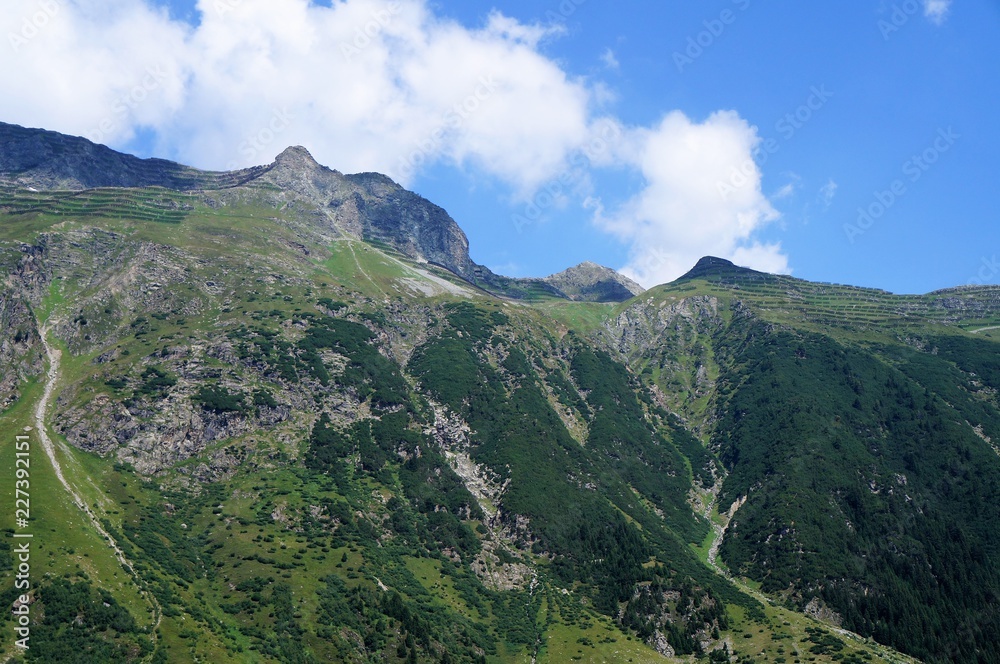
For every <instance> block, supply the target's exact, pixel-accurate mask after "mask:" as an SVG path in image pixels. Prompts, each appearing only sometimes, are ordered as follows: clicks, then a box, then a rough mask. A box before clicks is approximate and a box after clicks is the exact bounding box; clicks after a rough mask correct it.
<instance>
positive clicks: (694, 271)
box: [678, 256, 764, 281]
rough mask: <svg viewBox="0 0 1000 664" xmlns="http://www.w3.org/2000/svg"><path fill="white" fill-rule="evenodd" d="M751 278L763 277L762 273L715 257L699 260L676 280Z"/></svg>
mask: <svg viewBox="0 0 1000 664" xmlns="http://www.w3.org/2000/svg"><path fill="white" fill-rule="evenodd" d="M735 275H742V276H752V275H759V276H764V273H763V272H757V271H756V270H751V269H750V268H748V267H740V266H739V265H736V264H735V263H733V262H732V261H728V260H726V259H725V258H718V257H716V256H705V257H704V258H702V259H701V260H699V261H698V262H697V263H696V264H695V266H694V267H693V268H691V269H690V270H689V271H688V272H687V273H686V274H684V275H683V276H682V277H680V278H679V279H678V281H682V280H686V279H705V278H708V277H720V276H735Z"/></svg>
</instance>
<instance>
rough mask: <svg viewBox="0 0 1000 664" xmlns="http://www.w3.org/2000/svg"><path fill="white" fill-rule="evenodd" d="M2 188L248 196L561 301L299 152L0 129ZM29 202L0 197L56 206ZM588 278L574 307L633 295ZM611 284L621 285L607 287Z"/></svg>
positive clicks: (379, 190)
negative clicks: (153, 152) (192, 149)
mask: <svg viewBox="0 0 1000 664" xmlns="http://www.w3.org/2000/svg"><path fill="white" fill-rule="evenodd" d="M3 184H6V185H7V186H8V187H12V188H14V189H18V190H22V191H23V190H29V191H31V190H34V191H57V190H65V191H74V192H83V193H82V194H80V195H76V196H64V198H66V199H68V201H78V200H83V201H86V200H87V199H88V198H90V196H89V195H88V194H87V190H95V189H109V188H116V189H149V188H163V189H167V190H171V191H175V192H185V193H189V194H192V195H197V196H198V197H199V198H204V199H205V200H207V201H211V202H212V203H213V204H215V205H226V204H227V203H228V202H229V201H232V200H234V198H236V197H243V198H246V197H247V196H251V197H254V198H256V199H258V200H261V201H262V202H264V203H265V204H266V205H289V204H291V205H296V204H298V205H300V206H302V207H301V208H300V210H299V211H298V215H297V216H299V217H301V218H302V221H303V222H304V223H303V224H300V230H304V231H305V232H307V233H310V234H316V233H317V232H318V233H320V234H321V235H320V237H323V238H325V239H326V240H331V239H333V238H335V237H349V238H353V239H358V240H365V241H374V242H382V243H385V244H387V245H389V246H390V247H392V248H393V249H395V250H396V251H398V252H400V253H402V254H403V255H404V256H406V257H407V258H410V259H416V260H418V261H420V262H426V263H432V264H436V265H440V266H442V267H444V268H445V269H447V270H449V271H451V272H454V273H455V274H457V275H458V276H460V277H462V278H463V279H465V280H467V281H469V282H470V283H473V284H475V285H477V286H480V287H484V288H486V289H488V290H491V291H493V292H496V293H498V294H502V295H506V296H510V297H515V298H523V297H534V296H537V295H542V296H555V297H567V296H566V295H564V294H563V293H562V292H561V291H559V289H558V288H552V287H549V286H548V285H547V283H548V282H547V281H546V280H537V279H510V278H507V277H502V276H499V275H495V274H493V272H491V271H490V270H489V269H488V268H486V267H483V266H481V265H477V264H476V263H474V262H473V261H472V259H471V258H470V257H469V241H468V238H467V237H466V236H465V233H464V232H463V231H462V229H461V228H459V226H458V224H456V223H455V221H454V220H453V219H452V218H451V217H450V216H449V215H448V213H447V212H445V211H444V210H443V209H442V208H440V207H438V206H436V205H434V204H432V203H431V202H429V201H427V200H426V199H424V198H422V197H420V196H418V195H417V194H414V193H412V192H409V191H407V190H405V189H403V188H402V187H400V186H399V185H397V184H396V183H395V182H393V181H392V180H391V179H389V178H388V177H386V176H384V175H380V174H378V173H361V174H357V175H343V174H342V173H339V172H338V171H335V170H331V169H329V168H326V167H324V166H321V165H320V164H318V163H317V162H316V160H315V159H313V157H312V155H311V154H309V152H308V150H306V149H305V148H303V147H290V148H288V149H287V150H285V151H284V152H282V153H281V154H280V155H278V157H277V158H276V159H275V161H274V163H272V164H270V165H267V166H258V167H255V168H249V169H244V170H239V171H233V172H223V173H220V172H207V171H199V170H197V169H194V168H190V167H187V166H181V165H180V164H175V163H173V162H170V161H166V160H162V159H138V158H136V157H133V156H131V155H125V154H121V153H118V152H115V151H113V150H111V149H109V148H107V147H105V146H102V145H96V144H94V143H91V142H90V141H88V140H86V139H84V138H76V137H71V136H65V135H63V134H58V133H56V132H51V131H44V130H40V129H25V128H23V127H20V126H17V125H11V124H5V123H0V185H3ZM106 195H107V194H106ZM5 198H7V199H8V200H5ZM35 198H36V197H30V199H29V200H27V201H24V200H19V199H17V198H16V197H13V196H12V195H11V193H9V192H7V195H6V196H4V192H0V207H6V208H7V209H9V210H12V211H21V210H27V209H34V208H38V207H39V204H42V205H49V206H51V205H53V203H52V202H49V201H44V202H43V201H38V200H34V199H35ZM10 199H13V200H10ZM25 204H27V206H28V207H24V205H25ZM84 204H85V203H84ZM589 273H590V277H591V279H592V280H591V281H590V282H586V281H583V282H580V281H579V280H580V276H581V275H576V280H577V282H579V283H576V282H574V285H573V286H572V288H574V289H575V290H574V293H575V295H574V297H573V299H579V297H580V294H582V293H593V295H594V296H595V297H598V298H601V299H602V300H603V299H607V298H613V299H615V301H622V300H625V299H628V298H629V297H631V296H632V295H633V294H634V293H635V292H638V291H636V290H635V288H638V286H637V285H636V284H634V283H632V282H629V281H628V280H627V279H625V278H624V277H622V276H621V275H617V273H614V272H613V271H611V270H607V269H605V270H604V271H599V272H593V271H592V270H590V271H589ZM553 278H554V277H552V278H550V279H553ZM560 283H561V282H560ZM618 283H620V284H624V285H625V286H624V287H619V286H616V285H614V284H618Z"/></svg>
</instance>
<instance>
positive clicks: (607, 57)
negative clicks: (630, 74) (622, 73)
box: [601, 48, 622, 71]
mask: <svg viewBox="0 0 1000 664" xmlns="http://www.w3.org/2000/svg"><path fill="white" fill-rule="evenodd" d="M601 62H602V63H604V66H605V67H606V68H607V69H611V70H613V71H618V70H619V69H621V66H622V65H621V63H620V62H618V56H616V55H615V52H614V51H612V50H611V49H610V48H608V49H605V50H604V53H602V54H601Z"/></svg>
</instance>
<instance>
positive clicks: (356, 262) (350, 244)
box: [346, 240, 388, 296]
mask: <svg viewBox="0 0 1000 664" xmlns="http://www.w3.org/2000/svg"><path fill="white" fill-rule="evenodd" d="M346 242H347V248H348V249H350V250H351V256H352V257H353V258H354V265H356V266H357V268H358V272H360V273H361V274H362V275H363V276H364V278H365V279H367V280H368V281H370V282H371V284H372V286H374V287H375V289H376V290H377V291H378V292H380V293H382V295H383V296H385V295H388V293H386V292H385V291H384V290H383V289H382V287H381V286H379V285H378V282H377V281H375V280H374V279H372V277H371V275H370V274H368V273H367V272H366V271H365V268H363V267H361V261H360V260H358V254H357V252H356V251H355V250H354V243H353V242H351V241H350V240H347V241H346Z"/></svg>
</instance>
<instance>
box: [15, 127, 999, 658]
mask: <svg viewBox="0 0 1000 664" xmlns="http://www.w3.org/2000/svg"><path fill="white" fill-rule="evenodd" d="M5 131H8V132H12V135H17V136H20V138H17V141H22V142H21V143H17V144H18V145H21V147H19V148H17V150H13V149H11V148H10V147H9V146H10V144H12V143H11V142H8V143H6V144H4V143H0V153H3V154H5V155H7V156H6V157H5V159H7V161H6V162H4V163H5V164H9V163H13V162H12V161H11V159H13V158H12V157H11V156H10V155H12V154H14V153H15V152H17V153H18V154H20V156H19V157H17V158H18V159H21V161H20V162H18V163H19V164H21V166H19V167H18V168H21V171H20V174H18V173H15V172H14V170H13V169H11V168H10V167H8V166H5V168H6V169H7V170H6V172H5V174H6V176H7V177H6V182H7V184H6V186H5V188H3V189H2V190H0V197H2V198H0V267H2V270H3V275H4V279H3V281H2V282H0V320H2V322H3V333H2V338H0V361H2V363H3V369H4V371H3V372H2V375H0V417H2V423H3V430H4V431H5V432H9V433H10V435H7V434H5V438H4V440H3V441H2V442H0V454H2V455H4V459H5V461H6V463H5V467H8V468H9V469H14V468H15V459H16V458H18V457H17V456H16V455H17V454H18V453H19V451H20V452H21V453H22V454H23V451H22V450H23V448H24V446H25V445H27V447H28V448H29V449H30V452H29V454H30V458H31V464H30V472H31V477H30V480H31V481H30V491H31V493H32V496H31V498H32V501H31V503H32V505H31V507H32V508H33V509H32V511H31V515H30V519H29V520H28V522H27V524H25V523H19V522H16V521H15V520H14V519H15V515H14V514H13V511H12V512H11V516H10V517H9V518H8V521H7V522H6V523H5V524H4V527H6V528H7V529H8V532H9V533H19V534H26V533H27V534H31V535H32V536H33V537H32V540H31V541H32V546H33V547H34V548H33V549H32V566H31V568H32V572H31V592H30V593H29V599H30V603H29V604H28V606H29V613H30V624H31V627H32V632H31V634H32V636H31V639H32V641H31V646H32V647H31V649H30V650H28V651H27V652H20V651H17V650H16V649H15V645H14V638H15V631H14V627H15V623H14V617H13V616H12V615H10V614H9V613H7V614H5V615H7V618H6V619H5V621H4V622H3V626H2V627H0V644H2V647H3V648H4V649H5V652H6V653H7V654H11V655H17V656H20V657H21V658H22V659H23V660H25V661H38V662H55V661H81V662H102V663H104V662H140V661H141V662H158V663H162V662H174V661H216V662H260V663H270V662H295V663H302V662H327V661H331V662H341V661H343V662H359V663H360V662H376V661H377V662H414V661H417V662H482V661H487V662H491V663H508V662H511V663H512V662H519V663H520V662H552V663H562V662H568V661H584V662H629V661H632V662H650V663H652V662H662V661H688V662H690V661H693V660H694V659H695V658H699V657H706V658H709V659H710V660H711V661H719V662H721V661H733V662H736V661H739V662H751V661H752V662H765V661H769V662H793V661H841V662H851V663H855V664H856V663H857V662H862V661H892V662H905V661H911V660H910V658H909V657H908V656H906V655H903V654H900V652H899V651H902V652H906V653H909V654H910V655H913V656H917V657H920V658H923V659H925V660H927V661H965V662H973V661H996V658H997V655H996V653H995V648H994V647H993V645H992V644H993V643H995V642H996V637H997V636H998V635H997V627H996V625H997V624H998V623H997V621H996V620H995V617H994V616H993V613H992V611H991V610H989V609H988V608H986V609H984V607H991V606H993V605H994V604H995V603H996V599H997V593H998V592H1000V579H998V576H997V573H996V569H997V565H996V562H997V559H998V558H997V556H998V548H997V545H998V542H997V536H996V535H995V529H994V528H993V527H992V524H993V523H995V520H996V517H997V516H998V515H997V514H995V512H996V509H997V508H996V505H1000V502H998V500H997V499H998V498H1000V496H997V495H996V493H997V491H1000V476H998V473H1000V459H997V454H998V452H997V448H996V444H995V442H994V441H996V440H1000V404H998V403H997V396H996V395H997V390H998V389H1000V385H998V381H1000V366H998V365H997V361H996V360H995V357H996V352H995V348H996V347H995V346H994V344H995V341H994V337H991V336H989V335H991V334H993V333H992V332H991V330H990V329H989V328H991V327H993V326H995V325H998V324H1000V323H998V322H997V321H998V314H1000V306H998V295H1000V289H995V288H982V289H958V290H955V291H946V292H941V293H935V294H931V295H928V296H920V297H899V296H894V295H892V294H889V293H885V292H882V291H873V290H866V289H858V288H850V287H843V286H832V285H823V284H813V283H809V282H805V281H801V280H797V279H792V278H789V277H780V276H774V275H766V274H762V273H759V272H753V271H750V270H745V269H743V268H739V267H736V266H734V265H732V264H731V263H728V262H725V261H721V260H719V259H705V260H704V261H702V262H700V263H699V264H698V266H696V267H695V269H694V270H693V271H692V272H691V273H689V274H688V275H686V276H685V277H684V278H682V279H680V280H678V281H676V282H674V283H672V284H667V285H665V286H660V287H658V288H654V289H652V290H650V291H646V292H643V291H642V290H641V289H640V288H638V287H637V286H635V284H632V283H631V282H629V281H628V280H626V279H624V277H621V275H617V274H616V273H614V272H613V271H611V270H608V269H607V268H601V267H599V266H596V265H593V264H584V265H582V266H578V267H577V268H572V269H570V270H568V271H566V272H564V273H561V274H559V275H554V276H553V277H551V278H548V279H536V280H513V279H507V278H504V277H499V276H497V275H493V274H492V273H489V272H488V271H486V270H484V269H482V268H480V267H479V266H477V265H475V264H474V263H473V262H472V261H471V259H469V258H468V243H467V241H466V239H465V235H464V234H463V233H462V232H461V230H460V229H459V228H458V226H457V224H455V222H454V221H453V220H451V218H450V217H448V216H447V214H446V213H445V212H444V211H443V210H441V209H440V208H437V207H435V206H433V205H432V204H430V203H429V202H427V201H424V200H423V199H421V198H419V197H418V196H416V195H415V194H412V193H409V192H405V191H404V190H402V189H401V188H399V187H398V186H396V185H395V184H394V183H392V182H391V181H389V180H388V179H387V178H384V177H383V176H380V175H376V174H363V175H352V176H344V175H341V174H339V173H337V172H336V171H332V170H329V169H326V168H324V167H322V166H320V165H319V164H317V163H316V162H315V161H314V160H313V159H312V157H311V156H309V154H308V152H306V151H305V150H303V149H301V148H290V149H289V150H287V151H285V152H284V153H282V155H280V156H279V157H278V159H277V160H276V161H275V163H274V164H271V165H269V166H265V167H261V168H259V169H250V170H249V171H246V172H245V175H246V178H245V179H243V180H240V181H237V180H239V179H238V178H237V179H236V180H234V179H233V178H232V174H222V175H220V174H199V173H198V172H192V171H190V170H183V167H177V168H180V169H181V171H176V172H175V176H176V177H178V178H182V179H183V178H188V180H186V182H188V183H189V184H179V183H178V181H168V180H155V179H145V180H143V179H141V178H142V177H147V175H148V173H147V175H142V176H141V177H140V176H137V175H135V174H136V173H140V172H143V173H145V172H146V171H143V169H152V171H153V172H157V173H160V174H161V175H162V174H163V173H165V172H172V171H170V169H172V168H174V167H173V166H169V167H167V166H165V164H166V163H165V162H164V164H153V165H152V166H150V165H149V164H147V165H146V166H139V165H137V162H133V161H131V160H130V159H125V158H124V156H121V155H118V156H116V153H114V154H110V155H109V154H107V153H104V152H102V151H101V150H99V149H98V148H96V146H90V145H89V144H85V143H81V142H79V141H78V140H77V139H69V138H66V137H59V136H58V135H53V136H49V135H43V136H41V137H39V135H38V133H37V132H35V133H34V134H32V131H33V130H32V131H29V130H23V131H26V132H28V134H23V133H22V134H17V131H15V130H14V129H11V128H10V127H9V126H8V128H7V129H6V130H5ZM25 136H28V137H27V138H25ZM31 140H34V141H42V143H41V145H42V147H38V148H35V149H32V148H30V145H29V143H30V141H31ZM24 141H28V142H24ZM15 142H16V141H15ZM25 145H28V146H29V147H24V146H25ZM59 145H63V146H64V147H63V148H62V149H63V150H64V151H65V152H66V153H67V154H72V155H75V156H72V157H65V158H64V157H57V156H53V155H58V154H60V153H59V152H58V150H57V149H56V148H57V147H58V146H59ZM46 150H50V152H46ZM53 151H54V152H53ZM36 153H37V154H36ZM78 153H79V154H78ZM102 154H103V155H104V157H102V158H107V159H109V160H111V161H110V162H108V163H107V164H104V166H103V167H105V168H106V169H107V170H108V172H109V173H115V172H118V171H116V169H119V170H120V171H121V172H122V173H124V175H122V176H121V177H124V178H137V177H138V178H140V179H138V180H136V179H131V180H127V179H126V180H122V181H121V182H119V184H121V183H122V182H124V183H127V184H130V185H131V186H130V187H128V188H123V187H120V186H108V185H114V184H115V183H114V182H108V181H90V180H86V179H85V178H84V177H83V176H82V175H81V176H80V177H78V178H77V179H76V180H75V182H76V184H75V185H73V186H75V187H76V190H70V189H66V188H64V187H68V186H70V185H71V184H72V183H73V181H72V177H71V176H72V173H73V172H75V171H74V169H76V170H79V171H80V172H81V173H89V170H90V169H93V168H101V167H102V166H101V165H100V164H97V165H94V164H91V163H90V162H88V161H87V160H88V159H90V158H91V157H93V156H94V155H102ZM32 155H33V156H32ZM81 155H82V156H81ZM94 158H96V157H94ZM32 160H34V161H32ZM29 162H30V163H29ZM70 166H72V167H70ZM119 167H120V168H119ZM161 167H163V168H166V171H161ZM177 173H180V174H179V175H178V174H177ZM42 174H47V175H44V176H43V175H42ZM217 176H218V177H217ZM223 176H224V177H223ZM88 177H89V176H88ZM95 177H97V176H95ZM116 177H118V176H116ZM150 177H151V176H150ZM157 177H160V176H159V175H158V176H157ZM164 177H166V176H164ZM170 177H174V176H170ZM18 178H21V179H18ZM46 178H48V179H46ZM219 178H222V179H219ZM227 178H228V179H227ZM223 180H225V183H222V182H223ZM87 182H93V183H94V186H96V185H100V188H83V189H80V187H90V186H91V185H88V184H87ZM29 183H30V184H29ZM189 185H190V186H189ZM27 186H31V187H32V188H33V189H39V191H32V190H30V189H28V188H27ZM51 186H57V187H58V190H53V189H46V190H42V189H43V188H44V187H51ZM632 295H635V296H634V297H631V296H632ZM625 298H628V299H627V300H626V301H624V302H620V300H623V299H625ZM577 300H579V301H577ZM18 435H20V436H21V437H22V438H20V439H19V438H17V436H18ZM22 439H23V440H22ZM12 472H13V471H12ZM10 479H11V481H9V482H7V483H3V484H0V486H2V487H5V488H3V489H2V490H0V491H2V492H3V495H5V496H6V497H7V500H8V504H11V505H13V504H14V501H15V498H16V497H17V495H16V489H17V488H20V487H18V486H16V485H15V477H14V476H13V475H12V476H11V478H10ZM23 490H24V489H23V488H22V491H23ZM17 541H18V540H14V539H13V538H3V542H2V543H0V559H2V560H3V561H4V562H3V565H2V568H3V569H4V570H6V572H5V574H6V576H5V577H4V579H5V581H4V583H3V585H2V596H3V597H4V598H5V601H6V602H7V603H8V605H9V606H11V607H13V608H14V609H16V610H21V609H19V608H18V607H20V603H18V604H15V601H19V599H20V594H21V592H20V591H19V589H17V588H15V586H14V581H15V578H14V571H13V562H14V557H13V556H14V554H13V547H14V546H15V544H13V543H14V542H17ZM855 633H857V634H861V635H862V636H858V635H857V634H855ZM868 637H870V638H868ZM880 644H885V645H880ZM886 646H891V648H895V649H897V650H892V649H891V648H890V647H886Z"/></svg>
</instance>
